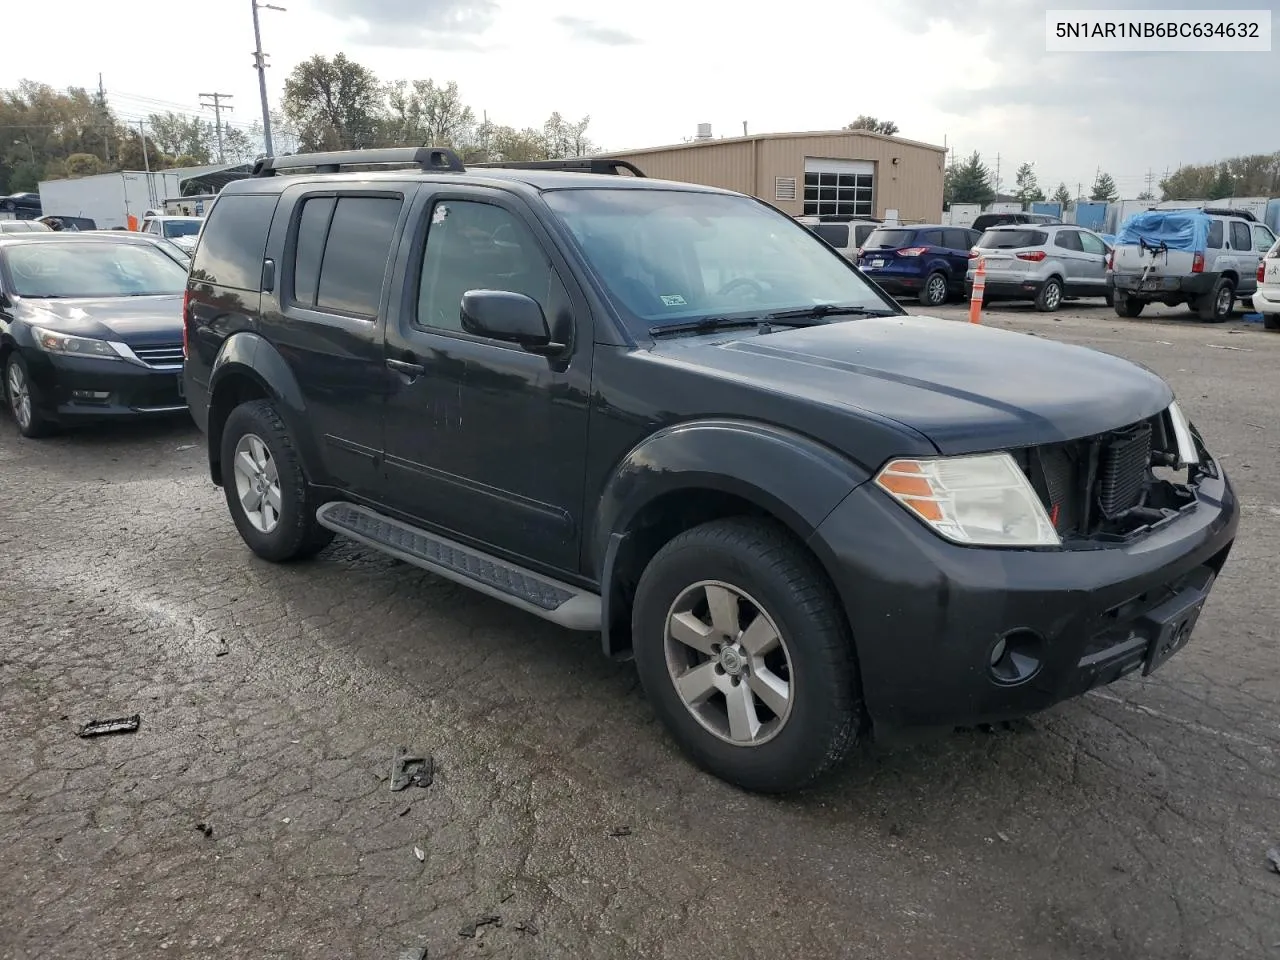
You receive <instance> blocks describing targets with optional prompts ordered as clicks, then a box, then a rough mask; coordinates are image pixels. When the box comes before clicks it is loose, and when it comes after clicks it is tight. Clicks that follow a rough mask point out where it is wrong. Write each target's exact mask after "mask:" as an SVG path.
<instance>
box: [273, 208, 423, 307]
mask: <svg viewBox="0 0 1280 960" xmlns="http://www.w3.org/2000/svg"><path fill="white" fill-rule="evenodd" d="M324 199H326V198H321V197H317V198H315V199H314V200H308V201H307V202H306V204H305V205H304V206H303V209H302V220H301V221H300V222H299V234H298V248H297V253H296V255H295V263H294V290H295V294H294V295H295V296H296V297H298V299H299V302H301V303H303V304H304V305H308V304H307V301H306V300H305V299H304V298H306V297H308V296H309V295H310V284H311V283H312V282H313V280H312V277H314V278H315V279H314V283H315V293H314V297H315V300H314V306H315V309H316V310H320V311H323V312H325V313H342V314H349V315H351V316H356V317H365V318H368V319H373V318H374V317H376V316H377V315H378V304H379V302H380V301H381V299H382V281H383V279H384V278H385V276H386V273H387V260H388V259H389V257H390V255H391V244H392V241H393V240H394V239H395V236H396V222H397V221H398V220H399V219H400V208H401V206H403V203H404V201H403V200H402V199H401V198H400V197H338V198H337V202H336V203H334V202H332V201H333V198H328V199H329V200H330V204H325V203H322V202H319V201H322V200H324ZM313 204H315V209H314V210H311V209H308V208H309V207H311V206H312V205H313ZM330 210H331V213H329V216H328V223H329V229H328V232H327V234H325V233H323V232H321V230H320V229H319V228H320V226H321V224H322V223H323V218H324V217H325V215H326V213H327V212H329V211H330ZM308 227H310V229H311V230H312V231H313V232H312V235H311V236H310V237H307V238H306V242H305V243H304V242H303V240H304V234H303V232H302V231H303V230H304V229H307V228H308ZM317 259H318V260H319V264H320V270H319V274H318V275H316V273H315V263H316V261H317Z"/></svg>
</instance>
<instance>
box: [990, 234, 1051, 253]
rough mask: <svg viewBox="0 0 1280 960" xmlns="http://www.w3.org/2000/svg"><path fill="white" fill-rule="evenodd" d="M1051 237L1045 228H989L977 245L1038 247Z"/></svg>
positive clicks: (993, 247)
mask: <svg viewBox="0 0 1280 960" xmlns="http://www.w3.org/2000/svg"><path fill="white" fill-rule="evenodd" d="M1048 239H1049V235H1048V234H1047V233H1045V232H1044V231H1043V230H988V231H987V232H986V233H984V234H983V235H982V239H981V240H979V241H978V243H977V246H978V248H979V249H982V250H1015V249H1018V248H1019V247H1038V246H1040V245H1041V244H1043V243H1044V242H1045V241H1046V240H1048Z"/></svg>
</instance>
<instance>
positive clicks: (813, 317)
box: [764, 303, 896, 326]
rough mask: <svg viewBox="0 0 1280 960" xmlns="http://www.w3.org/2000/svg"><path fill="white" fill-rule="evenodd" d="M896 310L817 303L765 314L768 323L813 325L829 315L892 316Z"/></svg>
mask: <svg viewBox="0 0 1280 960" xmlns="http://www.w3.org/2000/svg"><path fill="white" fill-rule="evenodd" d="M895 313H896V311H893V310H875V309H872V308H871V307H859V306H855V305H853V304H847V305H841V304H838V303H815V304H814V305H813V306H811V307H800V308H798V309H796V310H779V311H777V312H776V313H767V314H765V316H764V319H765V322H766V323H784V324H789V325H792V326H813V325H816V324H819V323H821V322H822V321H823V320H825V319H826V318H827V317H892V316H894V315H895Z"/></svg>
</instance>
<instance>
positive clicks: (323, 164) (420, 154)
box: [252, 147, 467, 177]
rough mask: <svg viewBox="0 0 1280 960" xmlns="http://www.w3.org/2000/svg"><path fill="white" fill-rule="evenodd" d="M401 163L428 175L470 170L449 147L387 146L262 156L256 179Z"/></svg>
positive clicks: (255, 170)
mask: <svg viewBox="0 0 1280 960" xmlns="http://www.w3.org/2000/svg"><path fill="white" fill-rule="evenodd" d="M373 164H388V165H390V164H401V165H405V166H416V167H418V168H419V169H421V170H423V171H427V172H431V171H449V172H452V173H465V172H466V170H467V168H466V166H465V165H464V164H463V162H462V160H461V159H460V158H459V157H458V155H457V154H456V153H454V152H453V151H452V150H450V149H449V148H448V147H386V148H383V149H378V150H336V151H333V152H330V153H295V154H293V155H292V156H287V157H261V158H259V159H258V160H257V161H255V162H254V165H253V174H252V175H253V176H255V177H271V176H275V175H276V174H277V173H280V172H282V171H286V170H303V169H314V170H315V171H316V173H337V172H338V170H339V169H340V168H341V167H344V166H370V165H373Z"/></svg>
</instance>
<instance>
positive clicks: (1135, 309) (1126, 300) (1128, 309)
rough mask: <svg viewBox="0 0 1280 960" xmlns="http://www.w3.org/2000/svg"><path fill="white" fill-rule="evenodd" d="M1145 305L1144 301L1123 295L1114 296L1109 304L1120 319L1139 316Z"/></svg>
mask: <svg viewBox="0 0 1280 960" xmlns="http://www.w3.org/2000/svg"><path fill="white" fill-rule="evenodd" d="M1146 305H1147V304H1146V301H1144V300H1137V299H1135V298H1133V297H1130V296H1128V295H1126V294H1123V293H1117V294H1115V295H1114V297H1113V299H1112V303H1111V306H1112V307H1113V308H1114V309H1115V311H1116V315H1117V316H1121V317H1137V316H1140V315H1141V314H1142V308H1143V307H1145V306H1146Z"/></svg>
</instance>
